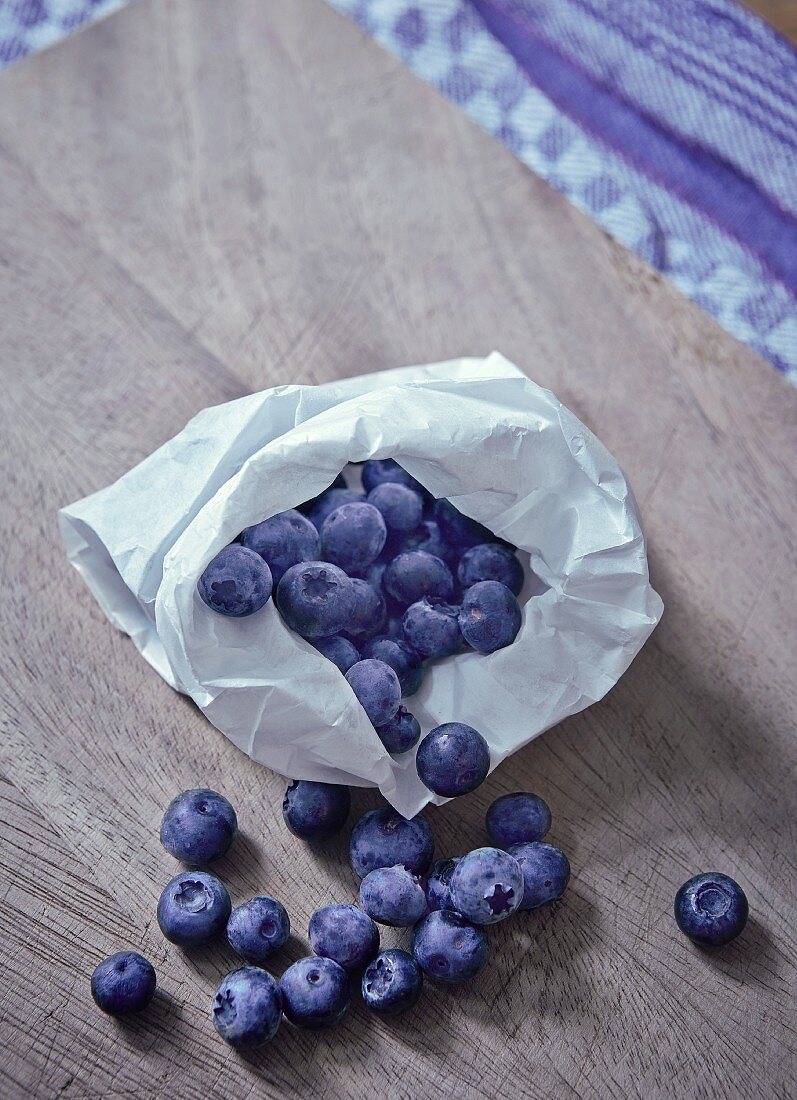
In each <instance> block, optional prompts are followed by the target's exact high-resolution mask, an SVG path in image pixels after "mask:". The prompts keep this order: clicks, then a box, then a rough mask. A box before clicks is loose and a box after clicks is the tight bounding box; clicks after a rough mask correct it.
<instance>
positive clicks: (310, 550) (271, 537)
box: [241, 508, 321, 584]
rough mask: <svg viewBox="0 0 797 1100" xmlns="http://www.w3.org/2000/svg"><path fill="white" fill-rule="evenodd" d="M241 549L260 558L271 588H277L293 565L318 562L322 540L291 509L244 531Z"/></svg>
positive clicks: (301, 517)
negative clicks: (275, 585)
mask: <svg viewBox="0 0 797 1100" xmlns="http://www.w3.org/2000/svg"><path fill="white" fill-rule="evenodd" d="M241 546H245V547H246V548H247V549H249V550H254V552H255V553H256V554H259V555H260V557H261V558H262V559H263V561H264V562H265V563H266V565H268V567H269V569H270V570H271V576H272V578H273V580H274V584H279V581H280V579H281V578H282V575H283V573H285V571H286V570H287V569H290V567H291V566H292V565H298V564H299V563H300V562H303V561H315V560H317V559H318V556H319V554H320V551H321V538H320V536H319V534H318V531H317V529H316V528H315V526H314V525H313V524H312V523H311V522H310V520H309V519H307V517H306V516H303V515H302V513H301V512H297V511H296V509H294V508H291V509H289V510H288V511H287V512H280V513H279V514H278V515H276V516H271V517H270V519H264V520H263V522H262V523H256V524H255V525H254V526H253V527H246V528H244V530H243V531H242V532H241Z"/></svg>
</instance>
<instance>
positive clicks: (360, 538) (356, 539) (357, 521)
mask: <svg viewBox="0 0 797 1100" xmlns="http://www.w3.org/2000/svg"><path fill="white" fill-rule="evenodd" d="M386 539H387V527H386V526H385V521H384V520H383V519H382V513H381V512H380V511H379V509H378V508H374V506H373V504H368V503H367V502H357V503H354V504H342V505H341V506H340V508H336V509H335V511H334V512H331V513H330V514H329V515H328V516H327V518H326V519H325V520H324V523H323V525H322V527H321V548H322V552H323V555H324V558H325V559H326V560H327V561H331V562H333V563H334V564H335V565H338V566H340V568H341V569H343V570H345V571H346V572H347V573H351V574H352V575H357V574H358V573H363V572H364V571H365V570H366V569H367V568H368V566H369V565H370V564H371V562H373V561H375V560H376V559H377V558H378V557H379V554H380V552H381V550H382V547H383V546H384V545H385V541H386Z"/></svg>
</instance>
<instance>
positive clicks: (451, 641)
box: [401, 596, 462, 657]
mask: <svg viewBox="0 0 797 1100" xmlns="http://www.w3.org/2000/svg"><path fill="white" fill-rule="evenodd" d="M458 614H459V608H458V607H454V606H453V605H452V604H448V603H446V602H445V600H439V599H435V598H432V599H429V598H428V597H427V596H424V598H423V599H422V600H419V601H418V602H417V603H414V604H412V605H411V606H410V607H408V608H407V610H406V612H405V613H404V618H403V619H402V620H401V628H402V630H403V631H404V639H405V641H407V642H409V644H410V645H411V646H412V648H413V649H414V650H416V651H417V652H418V653H419V654H420V655H421V657H448V656H449V655H450V654H451V653H454V652H456V650H457V649H458V648H459V646H460V644H461V642H462V635H461V634H460V632H459V623H458V622H457V616H458Z"/></svg>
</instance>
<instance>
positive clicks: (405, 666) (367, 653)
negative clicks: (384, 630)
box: [362, 634, 423, 695]
mask: <svg viewBox="0 0 797 1100" xmlns="http://www.w3.org/2000/svg"><path fill="white" fill-rule="evenodd" d="M362 655H363V659H365V660H376V661H384V662H385V664H386V665H390V667H391V668H392V669H393V671H394V672H395V674H396V675H397V676H398V678H399V684H400V685H401V694H402V695H414V694H415V692H416V691H417V690H418V688H419V687H420V686H421V680H422V679H423V662H422V661H421V658H420V657H419V656H418V654H417V653H416V652H415V650H414V649H413V648H412V646H411V645H410V644H409V642H405V641H404V638H403V637H398V638H391V637H388V636H387V635H386V634H382V635H380V636H379V637H378V638H371V639H370V641H367V642H366V643H365V645H364V646H363V647H362Z"/></svg>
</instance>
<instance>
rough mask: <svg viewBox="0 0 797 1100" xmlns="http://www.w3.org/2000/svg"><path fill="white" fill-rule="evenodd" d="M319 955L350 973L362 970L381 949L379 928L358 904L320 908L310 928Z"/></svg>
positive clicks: (311, 920) (313, 917)
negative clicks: (331, 960)
mask: <svg viewBox="0 0 797 1100" xmlns="http://www.w3.org/2000/svg"><path fill="white" fill-rule="evenodd" d="M308 934H309V936H310V946H311V947H312V949H313V951H315V953H316V955H323V956H324V958H327V959H334V961H335V962H336V963H337V964H338V965H339V966H342V967H343V969H344V970H347V971H357V970H362V968H363V967H364V966H365V965H366V964H367V963H369V962H370V961H371V959H372V958H373V957H374V955H375V954H376V953H377V951H378V950H379V929H378V928H377V927H376V925H375V924H374V922H373V920H372V919H371V918H370V917H369V916H368V914H367V913H365V912H363V910H362V909H358V907H357V906H356V905H345V904H336V905H335V904H333V905H324V906H322V907H321V908H320V909H316V911H315V913H313V915H312V917H311V918H310V924H309V925H308Z"/></svg>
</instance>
